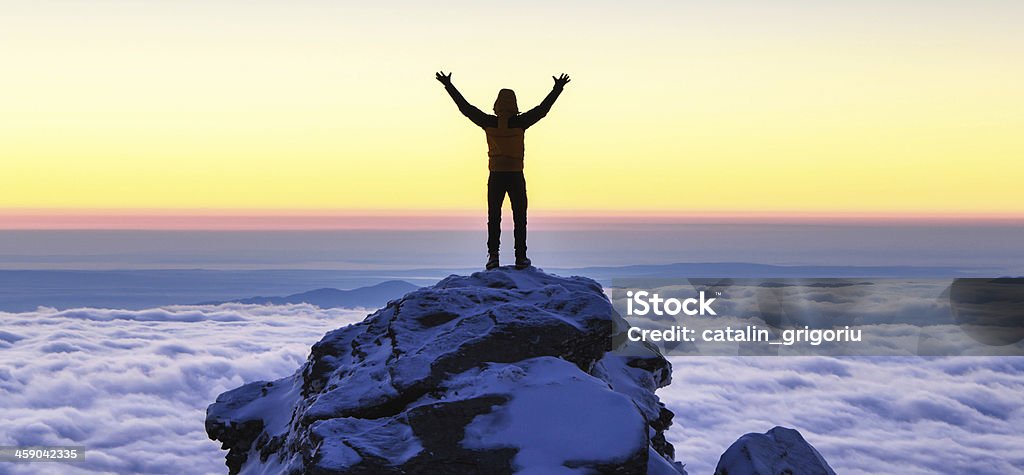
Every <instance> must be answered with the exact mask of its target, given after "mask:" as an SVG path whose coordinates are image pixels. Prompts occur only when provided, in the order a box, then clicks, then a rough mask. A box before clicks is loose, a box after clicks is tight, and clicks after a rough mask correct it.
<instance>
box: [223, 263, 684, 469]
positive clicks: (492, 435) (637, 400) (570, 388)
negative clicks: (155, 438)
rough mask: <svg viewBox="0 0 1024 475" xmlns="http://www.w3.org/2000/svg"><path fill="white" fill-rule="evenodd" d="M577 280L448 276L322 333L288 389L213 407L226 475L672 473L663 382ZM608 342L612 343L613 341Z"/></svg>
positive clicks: (606, 307)
mask: <svg viewBox="0 0 1024 475" xmlns="http://www.w3.org/2000/svg"><path fill="white" fill-rule="evenodd" d="M625 328H626V324H625V321H624V320H622V318H621V317H620V316H619V315H618V314H617V313H616V312H615V310H614V309H613V308H612V306H611V304H610V302H609V301H608V298H607V297H606V296H605V294H604V292H603V290H602V288H601V286H600V285H599V284H598V283H597V282H595V281H593V280H590V279H587V278H582V277H569V278H565V277H559V276H555V275H550V274H546V273H544V272H542V271H539V270H536V269H532V268H530V269H525V270H514V269H510V268H500V269H496V270H492V271H487V272H478V273H475V274H473V275H471V276H450V277H448V278H446V279H444V280H442V281H441V282H439V283H438V284H436V285H434V286H432V287H427V288H422V289H419V290H416V291H413V292H410V293H409V294H406V295H405V296H404V297H402V298H400V299H397V300H393V301H391V302H389V303H388V304H387V306H385V307H384V308H382V309H380V310H378V311H376V312H375V313H373V314H371V315H369V316H368V317H367V318H366V319H365V320H364V321H363V322H361V323H358V324H355V325H350V326H347V327H344V328H340V329H337V330H334V331H332V332H329V333H328V334H327V335H326V336H324V338H323V339H322V340H320V342H318V343H316V344H315V345H313V348H312V350H311V352H310V355H309V359H308V360H307V361H306V363H305V364H304V365H303V366H302V367H300V368H299V369H298V370H297V371H296V372H295V374H293V375H292V376H289V377H286V378H284V379H280V380H277V381H269V382H266V381H260V382H253V383H249V384H246V385H244V386H241V387H239V388H236V389H234V390H231V391H228V392H226V393H224V394H221V395H220V397H218V398H217V401H216V402H215V403H214V404H212V405H211V406H210V407H209V409H208V410H207V419H206V429H207V433H208V434H209V436H210V437H211V438H212V439H215V440H218V441H220V442H221V443H222V444H223V448H224V449H227V450H228V455H227V465H228V467H229V469H230V472H231V473H232V474H237V473H252V474H256V473H261V474H262V473H296V474H297V473H310V474H335V473H339V474H340V473H351V474H359V473H366V474H371V473H373V474H388V473H451V474H476V473H479V474H501V473H595V472H596V473H622V474H628V473H662V474H675V475H678V474H680V473H685V471H684V470H683V469H682V465H681V464H679V463H676V462H674V460H673V456H674V453H673V452H674V450H673V447H672V445H670V444H669V443H668V442H666V440H665V437H664V432H665V430H666V429H667V428H668V427H669V425H670V424H671V423H672V416H673V414H672V413H671V412H670V411H669V410H668V409H666V408H665V406H664V405H663V404H662V403H661V402H660V401H659V400H658V397H657V396H656V395H655V393H654V391H655V390H656V389H657V388H659V387H663V386H665V385H667V384H669V382H670V377H671V366H670V365H669V362H668V361H667V360H665V358H663V357H662V356H661V355H660V354H659V353H658V352H657V351H656V350H654V349H652V348H649V347H646V346H643V345H638V344H620V345H619V346H618V347H616V348H612V341H613V336H615V335H616V334H618V333H620V332H622V331H624V329H625ZM615 340H616V341H622V340H624V339H622V338H616V339H615Z"/></svg>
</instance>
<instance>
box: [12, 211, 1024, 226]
mask: <svg viewBox="0 0 1024 475" xmlns="http://www.w3.org/2000/svg"><path fill="white" fill-rule="evenodd" d="M506 211H507V210H506ZM485 220H486V217H485V214H484V213H483V212H482V211H481V210H426V211H424V210H331V209H290V210H287V209H286V210H281V209H245V210H241V209H2V210H0V230H8V231H9V230H26V231H27V230H144V231H145V230H151V231H327V230H394V231H401V230H407V231H427V230H475V229H482V228H483V226H484V222H485ZM669 224H805V225H929V224H934V225H953V226H958V225H959V226H1014V225H1019V226H1024V215H1021V214H1012V213H985V214H979V213H969V214H968V213H907V212H904V213H900V212H893V213H859V212H846V213H830V214H824V213H814V212H801V211H790V212H760V213H757V212H737V211H699V212H658V211H649V210H636V211H620V210H616V211H614V212H607V211H598V210H538V211H533V212H531V214H530V227H531V229H533V230H586V229H601V228H605V227H608V226H610V225H637V226H641V225H669Z"/></svg>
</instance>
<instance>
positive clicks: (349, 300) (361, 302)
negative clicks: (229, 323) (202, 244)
mask: <svg viewBox="0 0 1024 475" xmlns="http://www.w3.org/2000/svg"><path fill="white" fill-rule="evenodd" d="M418 288H419V287H418V286H416V285H413V284H410V283H408V282H406V281H404V280H389V281H386V282H381V283H379V284H375V285H371V286H368V287H359V288H356V289H351V290H339V289H332V288H323V289H316V290H310V291H308V292H302V293H298V294H292V295H287V296H284V297H249V298H245V299H238V300H225V301H221V302H203V303H202V304H201V305H217V304H222V303H247V304H259V305H284V304H293V303H308V304H312V305H316V306H317V307H320V308H335V307H368V308H375V307H380V306H383V305H384V304H387V303H388V301H389V300H392V299H396V298H398V297H401V296H403V295H405V294H407V293H409V292H412V291H413V290H416V289H418Z"/></svg>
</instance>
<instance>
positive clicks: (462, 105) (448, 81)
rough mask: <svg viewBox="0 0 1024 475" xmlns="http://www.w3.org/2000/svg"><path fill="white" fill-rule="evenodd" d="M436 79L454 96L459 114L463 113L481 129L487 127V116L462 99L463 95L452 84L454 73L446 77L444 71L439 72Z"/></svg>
mask: <svg viewBox="0 0 1024 475" xmlns="http://www.w3.org/2000/svg"><path fill="white" fill-rule="evenodd" d="M436 79H437V80H438V81H440V82H441V84H444V90H445V91H448V95H449V96H452V100H453V101H455V105H456V106H458V107H459V112H462V115H464V116H466V117H467V118H469V120H471V121H473V123H474V124H476V125H478V126H480V127H487V114H485V113H484V111H482V110H480V109H478V108H476V107H475V106H473V104H470V103H469V101H467V100H466V98H465V97H462V93H460V92H459V90H458V89H455V85H454V84H452V73H448V75H445V74H444V71H439V72H438V73H437V76H436Z"/></svg>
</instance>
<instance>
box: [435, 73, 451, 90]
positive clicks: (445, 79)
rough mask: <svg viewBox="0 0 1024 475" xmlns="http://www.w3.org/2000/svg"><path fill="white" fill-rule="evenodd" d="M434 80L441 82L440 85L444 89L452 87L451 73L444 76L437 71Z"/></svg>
mask: <svg viewBox="0 0 1024 475" xmlns="http://www.w3.org/2000/svg"><path fill="white" fill-rule="evenodd" d="M436 78H437V80H438V81H441V84H444V86H445V87H448V86H451V85H452V73H448V75H447V76H445V74H444V71H438V72H437V76H436Z"/></svg>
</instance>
